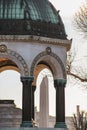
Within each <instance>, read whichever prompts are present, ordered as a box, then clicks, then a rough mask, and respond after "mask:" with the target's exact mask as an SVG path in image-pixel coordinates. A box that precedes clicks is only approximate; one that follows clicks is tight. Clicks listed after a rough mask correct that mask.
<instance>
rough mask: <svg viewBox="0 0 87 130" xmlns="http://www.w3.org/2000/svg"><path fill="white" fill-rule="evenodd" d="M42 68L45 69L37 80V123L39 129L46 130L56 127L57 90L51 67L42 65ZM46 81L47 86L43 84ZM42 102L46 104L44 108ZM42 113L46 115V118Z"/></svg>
mask: <svg viewBox="0 0 87 130" xmlns="http://www.w3.org/2000/svg"><path fill="white" fill-rule="evenodd" d="M41 68H43V69H41V70H40V71H39V72H38V76H37V80H36V91H35V120H36V122H38V124H39V127H45V128H46V127H54V124H55V102H54V101H55V88H54V81H53V74H52V72H51V70H50V69H49V67H47V66H46V65H41ZM44 81H45V84H44V83H43V82H44ZM44 85H45V86H44ZM43 87H46V89H44V88H43ZM42 93H43V94H42ZM41 102H42V103H43V102H44V106H42V103H41ZM45 105H46V106H45ZM52 106H53V107H52ZM42 108H43V109H42ZM41 113H44V116H43V114H41ZM45 114H46V116H45ZM40 116H41V117H43V118H44V119H45V120H46V123H45V122H43V121H41V118H40ZM44 119H43V120H44Z"/></svg>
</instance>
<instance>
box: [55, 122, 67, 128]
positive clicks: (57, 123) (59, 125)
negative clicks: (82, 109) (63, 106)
mask: <svg viewBox="0 0 87 130" xmlns="http://www.w3.org/2000/svg"><path fill="white" fill-rule="evenodd" d="M54 128H67V125H66V123H65V122H56V124H55V126H54Z"/></svg>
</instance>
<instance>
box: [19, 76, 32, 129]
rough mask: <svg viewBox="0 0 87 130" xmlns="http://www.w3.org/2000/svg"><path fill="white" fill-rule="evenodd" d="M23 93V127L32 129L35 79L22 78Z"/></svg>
mask: <svg viewBox="0 0 87 130" xmlns="http://www.w3.org/2000/svg"><path fill="white" fill-rule="evenodd" d="M21 81H22V83H23V91H22V124H21V127H32V82H33V77H21Z"/></svg>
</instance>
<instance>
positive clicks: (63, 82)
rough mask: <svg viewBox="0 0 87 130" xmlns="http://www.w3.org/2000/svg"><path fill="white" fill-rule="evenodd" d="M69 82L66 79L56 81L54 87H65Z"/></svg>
mask: <svg viewBox="0 0 87 130" xmlns="http://www.w3.org/2000/svg"><path fill="white" fill-rule="evenodd" d="M66 82H67V80H66V79H54V86H55V88H56V87H65V84H66Z"/></svg>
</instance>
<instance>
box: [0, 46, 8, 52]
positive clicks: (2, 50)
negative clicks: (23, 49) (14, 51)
mask: <svg viewBox="0 0 87 130" xmlns="http://www.w3.org/2000/svg"><path fill="white" fill-rule="evenodd" d="M0 52H1V53H5V52H7V46H6V45H0Z"/></svg>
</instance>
